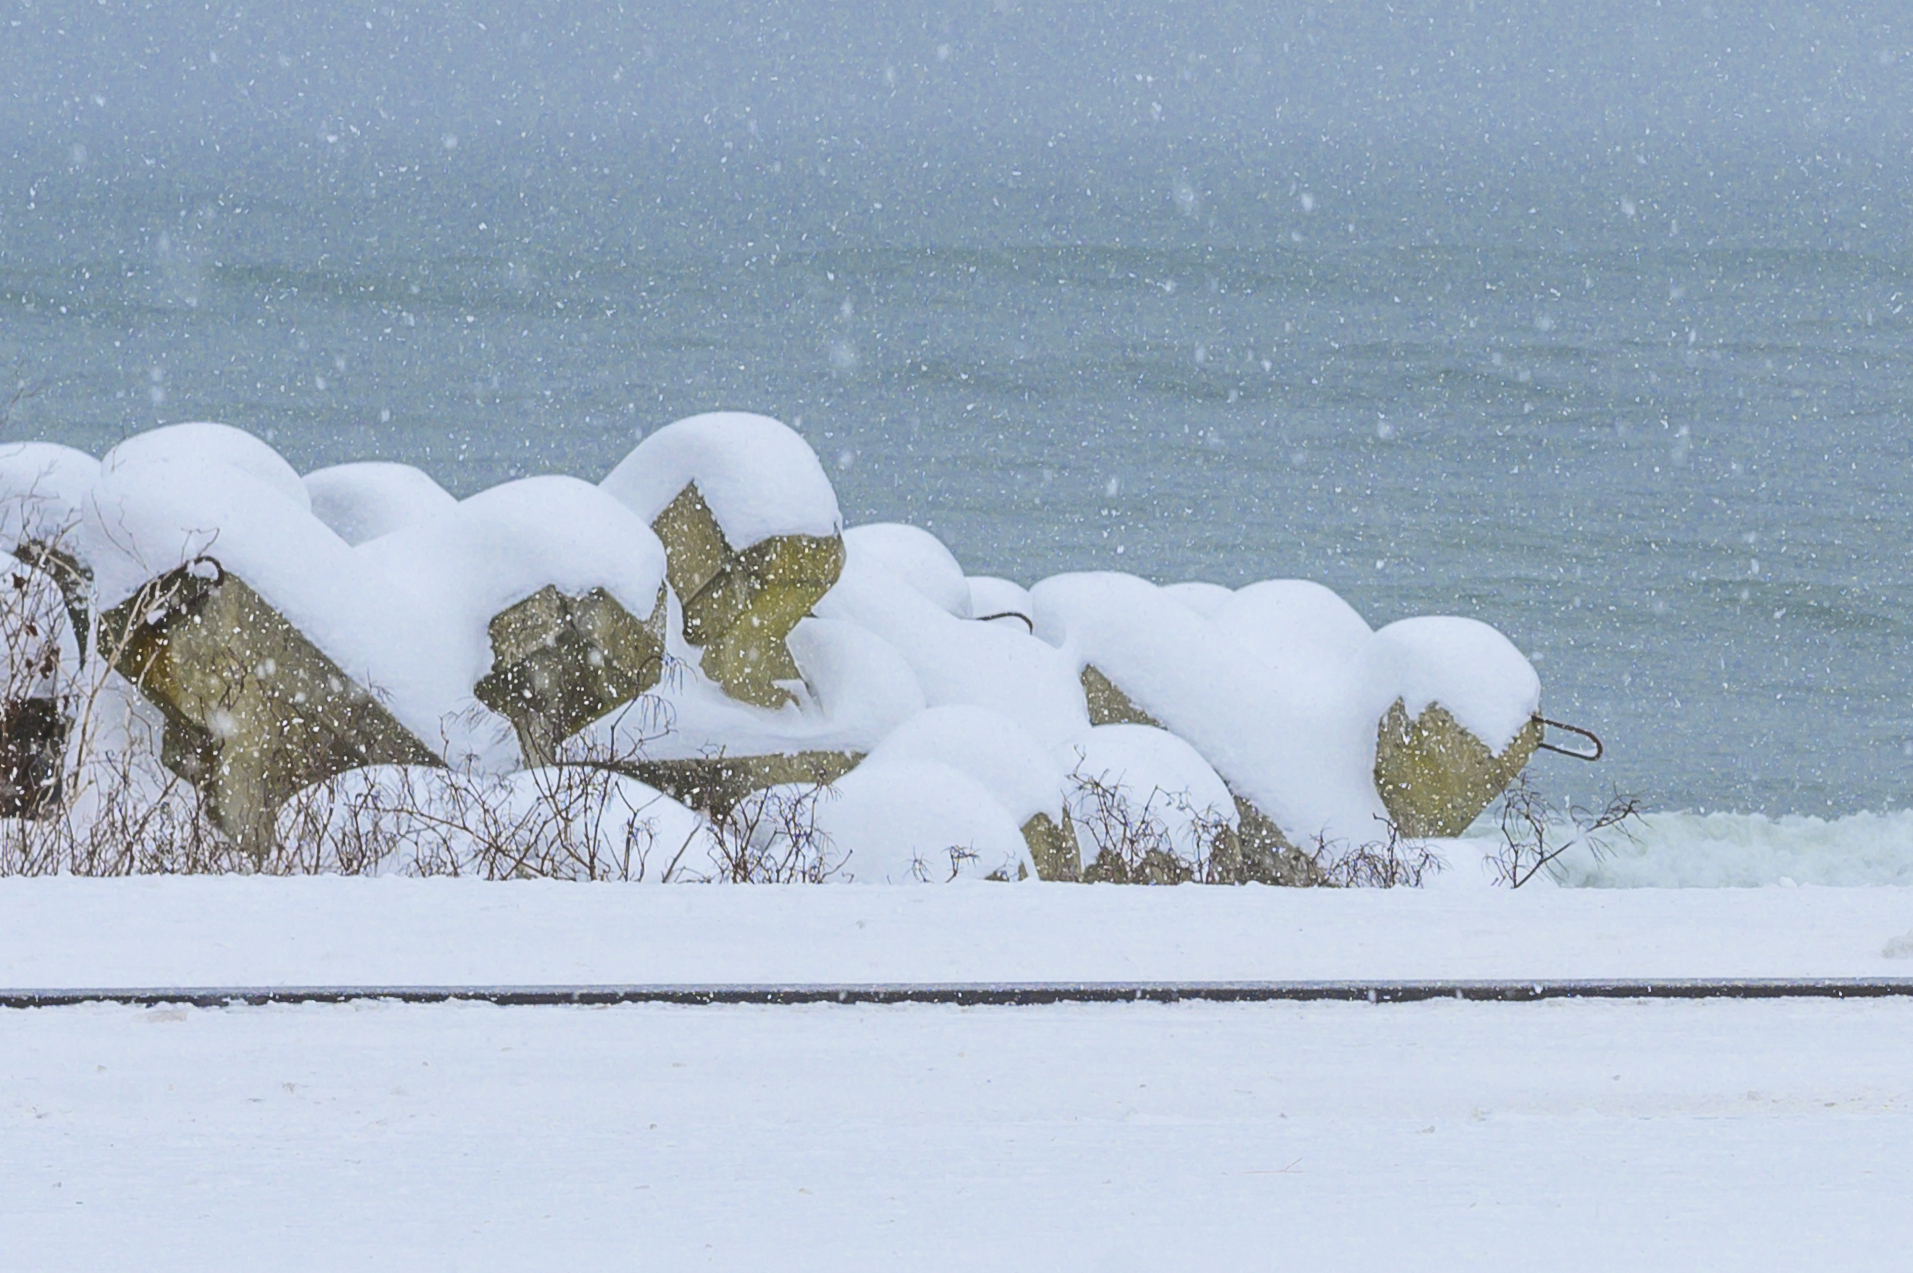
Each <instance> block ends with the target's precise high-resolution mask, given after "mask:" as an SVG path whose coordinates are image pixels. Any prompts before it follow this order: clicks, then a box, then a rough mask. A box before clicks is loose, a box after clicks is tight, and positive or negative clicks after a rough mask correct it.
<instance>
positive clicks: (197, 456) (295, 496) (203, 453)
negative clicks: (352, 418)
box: [100, 423, 312, 510]
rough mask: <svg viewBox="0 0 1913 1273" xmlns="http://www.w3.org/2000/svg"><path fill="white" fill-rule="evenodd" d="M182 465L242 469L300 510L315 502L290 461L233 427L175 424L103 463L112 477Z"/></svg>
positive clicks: (136, 439)
mask: <svg viewBox="0 0 1913 1273" xmlns="http://www.w3.org/2000/svg"><path fill="white" fill-rule="evenodd" d="M156 462H157V463H166V464H177V465H181V466H183V467H186V468H191V469H202V470H203V469H217V468H226V469H237V470H239V471H240V472H242V473H246V474H249V475H251V476H252V477H253V478H255V479H256V480H258V481H259V482H260V483H262V484H264V485H265V486H267V487H270V488H271V489H273V490H275V491H277V492H279V494H281V495H282V496H284V497H285V498H286V499H288V500H290V501H292V502H293V503H294V504H296V505H298V506H299V507H300V508H303V509H307V510H310V509H311V507H312V503H311V499H310V497H309V496H307V494H306V487H305V483H304V482H303V481H301V480H300V477H299V474H298V472H297V470H295V469H294V468H293V467H292V465H290V464H288V463H286V461H285V457H284V456H282V455H280V454H279V453H278V452H277V451H275V450H273V449H272V447H271V446H269V445H267V444H266V443H265V442H262V441H260V440H259V439H258V438H256V437H254V436H253V435H252V434H250V433H247V432H246V431H245V430H244V429H235V428H233V427H232V426H231V425H229V424H208V423H196V424H169V425H166V426H165V427H164V428H159V429H151V430H148V431H147V432H145V433H139V434H135V435H134V436H132V437H130V438H128V439H126V440H125V441H124V442H122V443H120V444H119V445H118V446H116V447H114V448H113V449H112V450H110V451H108V452H107V453H106V454H105V455H104V456H102V457H101V458H100V467H101V468H103V469H105V470H106V471H107V472H109V473H111V472H113V471H114V470H116V469H119V468H121V467H127V466H139V465H143V464H151V463H156Z"/></svg>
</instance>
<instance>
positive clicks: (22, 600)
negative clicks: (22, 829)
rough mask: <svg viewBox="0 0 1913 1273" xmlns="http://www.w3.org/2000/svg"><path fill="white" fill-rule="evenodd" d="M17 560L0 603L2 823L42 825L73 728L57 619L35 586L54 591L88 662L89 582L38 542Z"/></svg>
mask: <svg viewBox="0 0 1913 1273" xmlns="http://www.w3.org/2000/svg"><path fill="white" fill-rule="evenodd" d="M13 555H14V557H16V558H17V559H19V561H20V562H21V563H22V566H23V567H24V571H23V570H22V567H15V568H14V569H13V570H11V571H8V572H6V583H7V584H8V585H10V586H9V587H8V589H7V594H6V596H5V598H4V600H0V645H3V646H4V648H0V668H3V669H4V672H5V675H4V677H0V681H3V682H4V683H0V818H40V817H44V816H46V815H47V814H48V813H51V812H52V811H53V810H54V809H55V808H57V807H58V805H59V802H60V796H61V792H62V778H63V772H64V769H65V760H66V744H67V738H68V737H69V735H71V733H72V731H73V721H72V718H71V717H70V716H69V715H68V713H67V708H66V706H65V704H63V703H62V702H61V701H60V699H59V697H58V695H57V690H56V682H57V674H58V672H59V668H60V664H61V663H62V661H63V654H62V650H61V640H60V637H61V632H60V630H59V629H60V624H59V618H58V612H57V611H56V610H55V609H54V608H53V607H52V606H51V605H50V604H48V603H49V601H50V600H51V597H50V595H49V593H50V592H51V590H50V589H45V588H42V587H36V583H38V584H47V583H51V584H53V585H55V587H56V588H57V595H58V596H59V597H60V599H61V601H62V603H63V604H64V606H65V610H66V616H67V620H68V628H67V630H68V631H69V632H70V633H71V635H72V637H73V640H74V643H75V645H76V646H77V647H78V649H79V652H80V653H81V654H82V655H84V653H85V650H86V644H85V643H86V638H87V631H86V630H87V626H88V620H87V613H88V612H87V600H86V597H87V586H88V585H89V584H90V583H91V582H92V579H91V576H90V574H89V573H88V572H87V571H86V569H85V567H84V566H82V565H81V564H80V563H79V562H78V561H77V560H76V559H75V558H73V557H72V556H71V555H69V554H67V553H65V552H63V551H61V550H60V549H58V548H53V547H49V546H48V545H46V544H42V543H39V542H36V541H33V540H27V541H24V542H22V543H19V544H16V545H15V546H14V548H13Z"/></svg>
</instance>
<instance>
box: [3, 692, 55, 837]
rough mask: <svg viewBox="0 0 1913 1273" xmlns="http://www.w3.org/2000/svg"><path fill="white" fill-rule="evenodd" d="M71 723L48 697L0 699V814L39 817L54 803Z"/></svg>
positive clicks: (51, 808) (10, 816)
mask: <svg viewBox="0 0 1913 1273" xmlns="http://www.w3.org/2000/svg"><path fill="white" fill-rule="evenodd" d="M72 728H73V722H72V720H71V719H69V718H68V716H67V715H66V713H65V712H63V711H62V710H61V709H60V705H59V704H58V703H57V702H55V701H54V700H53V699H50V698H22V699H15V700H14V701H12V702H10V703H0V818H30V819H31V818H41V817H45V816H46V815H47V814H49V813H52V812H53V811H54V810H55V809H57V808H58V807H59V803H60V795H61V776H62V774H63V773H64V770H65V765H64V761H65V758H66V740H67V735H68V734H69V733H70V732H71V731H72Z"/></svg>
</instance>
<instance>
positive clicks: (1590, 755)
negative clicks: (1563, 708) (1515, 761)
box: [1535, 716, 1607, 761]
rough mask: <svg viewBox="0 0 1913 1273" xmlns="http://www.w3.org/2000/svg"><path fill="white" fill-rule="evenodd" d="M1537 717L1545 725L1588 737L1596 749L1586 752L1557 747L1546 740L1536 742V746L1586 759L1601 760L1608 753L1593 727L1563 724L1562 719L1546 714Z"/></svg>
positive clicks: (1562, 754) (1560, 754)
mask: <svg viewBox="0 0 1913 1273" xmlns="http://www.w3.org/2000/svg"><path fill="white" fill-rule="evenodd" d="M1535 719H1536V720H1538V721H1540V722H1541V723H1542V724H1543V725H1548V726H1552V727H1553V728H1555V729H1564V730H1566V731H1567V732H1568V733H1570V734H1579V735H1580V736H1581V737H1583V738H1585V739H1587V740H1588V741H1589V742H1591V743H1593V744H1594V750H1593V751H1592V752H1586V751H1575V750H1574V749H1573V748H1571V747H1556V746H1555V745H1554V744H1553V743H1550V742H1545V741H1544V742H1540V743H1536V744H1535V746H1537V747H1539V748H1540V749H1541V750H1542V751H1551V752H1554V753H1555V754H1556V755H1559V756H1572V757H1574V758H1575V759H1576V760H1586V761H1595V760H1599V759H1600V758H1601V757H1602V756H1604V755H1606V754H1607V748H1606V747H1604V746H1603V745H1602V744H1601V740H1600V738H1599V737H1598V736H1596V734H1595V732H1594V731H1593V730H1591V729H1582V728H1581V727H1580V726H1579V725H1567V724H1563V723H1562V722H1561V721H1558V720H1549V719H1548V718H1547V717H1545V716H1537V717H1535Z"/></svg>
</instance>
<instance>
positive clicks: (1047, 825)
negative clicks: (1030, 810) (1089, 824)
mask: <svg viewBox="0 0 1913 1273" xmlns="http://www.w3.org/2000/svg"><path fill="white" fill-rule="evenodd" d="M1023 843H1025V844H1027V845H1029V846H1030V860H1031V861H1032V862H1034V863H1035V864H1036V878H1037V879H1039V880H1059V881H1064V882H1068V883H1075V882H1076V881H1078V880H1081V879H1082V878H1083V857H1082V852H1081V850H1080V849H1079V848H1078V846H1077V840H1076V828H1075V827H1074V826H1072V825H1070V818H1069V812H1068V811H1067V810H1065V811H1064V813H1063V822H1062V825H1061V826H1058V825H1057V824H1056V820H1055V819H1054V818H1052V817H1050V816H1049V814H1047V813H1039V814H1037V815H1036V816H1035V817H1033V818H1031V819H1030V820H1029V821H1028V822H1025V823H1024V824H1023Z"/></svg>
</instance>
